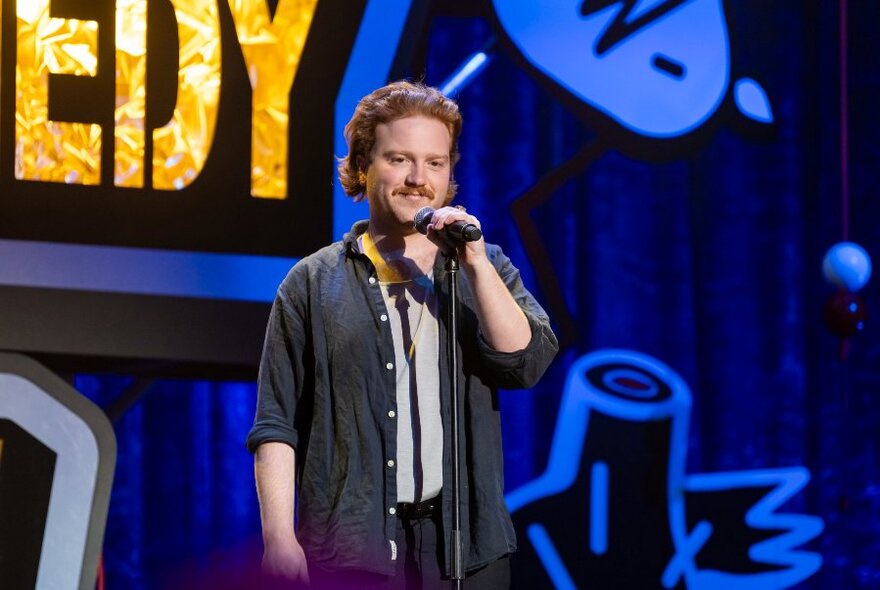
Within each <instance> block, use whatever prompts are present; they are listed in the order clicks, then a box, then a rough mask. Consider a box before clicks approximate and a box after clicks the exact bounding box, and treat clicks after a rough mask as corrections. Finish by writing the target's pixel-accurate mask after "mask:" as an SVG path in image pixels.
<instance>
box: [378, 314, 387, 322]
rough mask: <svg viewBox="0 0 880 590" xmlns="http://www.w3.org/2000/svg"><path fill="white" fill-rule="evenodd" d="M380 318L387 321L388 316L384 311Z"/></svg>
mask: <svg viewBox="0 0 880 590" xmlns="http://www.w3.org/2000/svg"><path fill="white" fill-rule="evenodd" d="M379 319H380V320H382V321H383V322H387V321H388V316H387V315H385V314H384V313H383V314H382V315H380V316H379Z"/></svg>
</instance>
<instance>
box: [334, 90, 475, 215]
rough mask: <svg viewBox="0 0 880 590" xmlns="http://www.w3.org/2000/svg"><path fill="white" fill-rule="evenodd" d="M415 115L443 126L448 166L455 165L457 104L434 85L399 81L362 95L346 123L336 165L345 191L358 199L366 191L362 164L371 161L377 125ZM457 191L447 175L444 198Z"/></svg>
mask: <svg viewBox="0 0 880 590" xmlns="http://www.w3.org/2000/svg"><path fill="white" fill-rule="evenodd" d="M415 115H422V116H425V117H431V118H434V119H437V120H439V121H440V122H441V123H443V124H444V125H446V128H447V129H448V130H449V136H450V137H451V138H452V144H451V146H450V148H449V161H450V164H451V166H455V163H456V162H458V159H459V157H460V155H459V153H458V137H459V135H461V123H462V117H461V113H460V112H459V110H458V105H457V104H456V103H455V101H453V100H452V99H451V98H447V97H446V96H444V95H443V93H441V92H440V91H439V90H437V89H436V88H433V87H431V86H426V85H424V84H422V83H421V82H409V81H407V80H399V81H397V82H392V83H391V84H388V85H387V86H383V87H382V88H379V89H377V90H374V91H373V92H371V93H370V94H368V95H367V96H365V97H364V98H362V99H361V101H360V102H359V103H358V105H357V108H356V109H355V111H354V115H352V117H351V120H350V121H349V122H348V124H347V125H346V126H345V142H346V144H348V155H347V156H345V157H344V158H339V166H338V168H337V169H338V171H339V181H340V182H341V183H342V187H343V188H344V189H345V194H347V195H348V196H350V197H354V198H355V200H360V199H362V198H363V195H364V192H365V191H366V190H367V187H366V183H365V182H364V174H363V173H364V172H365V169H363V168H362V166H364V165H365V164H368V163H369V161H370V153H371V152H372V151H373V145H374V144H375V143H376V126H377V125H379V124H382V123H386V124H387V123H390V122H392V121H396V120H398V119H403V118H406V117H412V116H415ZM457 190H458V184H456V182H455V180H454V179H453V178H452V175H451V174H450V179H449V191H448V192H447V195H446V196H447V199H449V200H451V199H452V197H454V196H455V193H456V191H457Z"/></svg>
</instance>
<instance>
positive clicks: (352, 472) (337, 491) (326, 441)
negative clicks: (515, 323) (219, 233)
mask: <svg viewBox="0 0 880 590" xmlns="http://www.w3.org/2000/svg"><path fill="white" fill-rule="evenodd" d="M365 230H366V222H358V223H357V224H355V225H354V227H353V228H352V231H351V232H350V233H348V234H346V236H345V238H344V239H343V240H342V241H340V242H336V243H334V244H332V245H330V246H327V247H326V248H323V249H321V250H319V251H318V252H316V253H315V254H312V255H311V256H308V257H306V258H304V259H303V260H301V261H300V262H299V263H298V264H297V265H296V266H294V267H293V269H292V270H291V271H290V273H289V274H288V275H287V277H286V278H285V279H284V281H283V282H282V283H281V286H280V287H279V289H278V293H277V296H276V299H275V303H274V305H273V307H272V312H271V315H270V317H269V325H268V328H267V331H266V340H265V344H264V349H263V357H262V361H261V365H260V376H259V390H258V402H257V413H256V418H255V420H254V426H253V428H252V429H251V432H250V434H249V435H248V439H247V445H248V448H249V449H250V450H251V451H252V452H253V451H255V450H256V448H257V447H258V446H259V445H260V444H262V443H265V442H269V441H280V442H285V443H287V444H289V445H291V446H292V447H293V448H294V449H296V458H297V461H296V463H297V475H296V477H297V505H298V508H297V538H298V539H299V541H300V543H301V544H302V546H303V548H304V550H305V552H306V557H307V559H308V560H309V563H313V564H316V565H319V566H321V567H322V568H324V569H331V570H337V569H359V570H365V571H372V572H378V573H385V574H391V573H393V572H394V561H393V559H395V556H396V552H393V551H392V540H393V539H394V535H395V526H396V522H395V519H396V516H395V515H394V510H392V509H393V508H394V507H395V506H396V504H397V497H396V495H397V491H396V476H395V472H394V466H389V465H388V464H387V463H386V459H387V458H388V457H396V456H397V418H396V417H397V413H396V385H395V371H394V364H393V363H394V343H393V340H392V335H391V332H390V323H389V322H383V321H381V319H380V317H381V315H382V314H383V313H386V308H385V301H384V300H383V298H382V292H381V290H380V286H379V283H378V280H377V278H376V271H375V268H374V267H373V264H372V263H371V262H370V260H369V259H368V258H367V257H366V256H365V255H363V254H361V253H360V251H359V249H358V246H357V241H356V240H357V236H358V235H360V233H362V232H363V231H365ZM486 249H487V253H488V256H489V259H490V260H491V261H492V263H493V264H494V266H495V268H496V269H497V271H498V274H499V275H500V276H501V278H502V279H503V281H504V283H505V284H506V285H507V288H508V289H509V290H510V292H511V294H512V295H513V297H514V299H515V300H516V302H517V303H518V304H519V306H520V307H521V308H522V310H523V312H524V313H525V315H526V318H527V319H528V322H529V326H530V327H531V331H532V337H531V341H530V342H529V344H528V346H527V347H526V348H525V349H523V350H521V351H518V352H512V353H502V352H498V351H495V350H493V349H492V348H490V347H489V345H488V344H487V343H486V342H485V341H484V340H483V338H482V337H481V335H480V332H479V325H478V322H477V317H476V313H475V311H474V301H473V293H472V291H471V288H470V285H469V284H468V281H467V278H466V276H465V275H464V273H459V276H458V278H459V280H458V292H459V303H460V307H459V313H458V316H459V331H458V335H459V337H458V350H459V354H460V358H461V361H460V363H459V371H458V384H459V394H460V396H461V399H462V408H461V413H460V416H459V420H460V424H461V425H462V437H461V440H460V448H461V456H462V457H463V458H464V461H465V463H466V464H465V468H464V470H463V472H462V474H461V481H462V504H463V505H462V521H461V522H462V541H463V545H464V562H465V569H466V570H470V569H474V568H477V567H480V566H482V565H484V564H486V563H489V562H491V561H494V560H495V559H498V558H499V557H501V556H503V555H505V554H507V553H511V552H513V551H514V550H515V548H516V540H515V537H514V532H513V526H512V524H511V521H510V515H509V514H508V512H507V508H506V506H505V504H504V489H503V488H504V473H503V467H502V452H501V423H500V419H499V415H498V399H497V388H521V387H530V386H532V385H534V384H535V383H536V382H537V381H538V379H539V378H540V377H541V375H542V374H543V373H544V371H545V370H546V368H547V366H548V365H549V364H550V361H551V360H552V359H553V357H554V355H555V354H556V351H557V349H558V344H557V342H556V337H555V336H554V335H553V332H552V331H551V329H550V323H549V320H548V318H547V314H546V313H545V312H544V310H543V309H542V308H541V306H540V305H539V304H538V303H537V301H535V299H534V298H533V297H532V296H531V294H530V293H529V292H528V291H527V290H526V289H525V287H524V286H523V284H522V281H521V280H520V276H519V271H518V270H517V269H516V268H515V267H514V266H513V265H512V264H511V263H510V260H509V259H508V258H507V257H506V256H505V255H504V254H503V253H502V252H501V249H500V248H498V247H497V246H494V245H491V244H487V245H486ZM446 275H447V273H446V271H445V270H444V259H443V257H442V256H438V260H437V263H436V264H435V268H434V281H435V287H436V289H437V292H438V296H439V297H440V303H441V305H440V307H441V314H440V318H439V320H440V338H441V346H440V389H441V413H442V418H443V422H444V425H445V426H444V438H445V442H444V448H443V457H444V462H443V463H444V468H443V470H444V474H443V481H444V491H443V528H444V533H445V536H446V540H445V543H444V546H445V547H446V551H447V558H446V570H447V573H448V571H449V564H450V559H449V547H450V546H451V544H450V531H451V524H452V491H451V485H452V466H451V461H450V457H451V452H450V447H451V436H450V428H451V426H450V424H451V416H452V413H451V412H452V410H451V403H450V399H449V397H450V396H449V390H450V387H449V380H448V376H447V373H448V368H447V359H448V353H447V347H446V345H445V344H443V343H445V341H446V340H445V338H446V333H447V325H446V323H447V320H446V312H445V309H446V302H447V300H448V289H447V285H446Z"/></svg>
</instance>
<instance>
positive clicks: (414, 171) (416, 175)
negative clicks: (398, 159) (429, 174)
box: [406, 162, 425, 186]
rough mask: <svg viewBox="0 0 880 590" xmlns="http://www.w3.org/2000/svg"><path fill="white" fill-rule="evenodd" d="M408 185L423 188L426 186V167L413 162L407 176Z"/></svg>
mask: <svg viewBox="0 0 880 590" xmlns="http://www.w3.org/2000/svg"><path fill="white" fill-rule="evenodd" d="M406 183H407V184H408V185H410V186H422V185H424V184H425V167H424V165H422V164H420V163H418V162H413V165H412V166H410V169H409V174H407V175H406Z"/></svg>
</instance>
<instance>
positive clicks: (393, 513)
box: [388, 506, 397, 516]
mask: <svg viewBox="0 0 880 590" xmlns="http://www.w3.org/2000/svg"><path fill="white" fill-rule="evenodd" d="M388 514H390V515H391V516H394V515H395V514H397V508H395V507H394V506H392V507H391V508H389V509H388Z"/></svg>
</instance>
